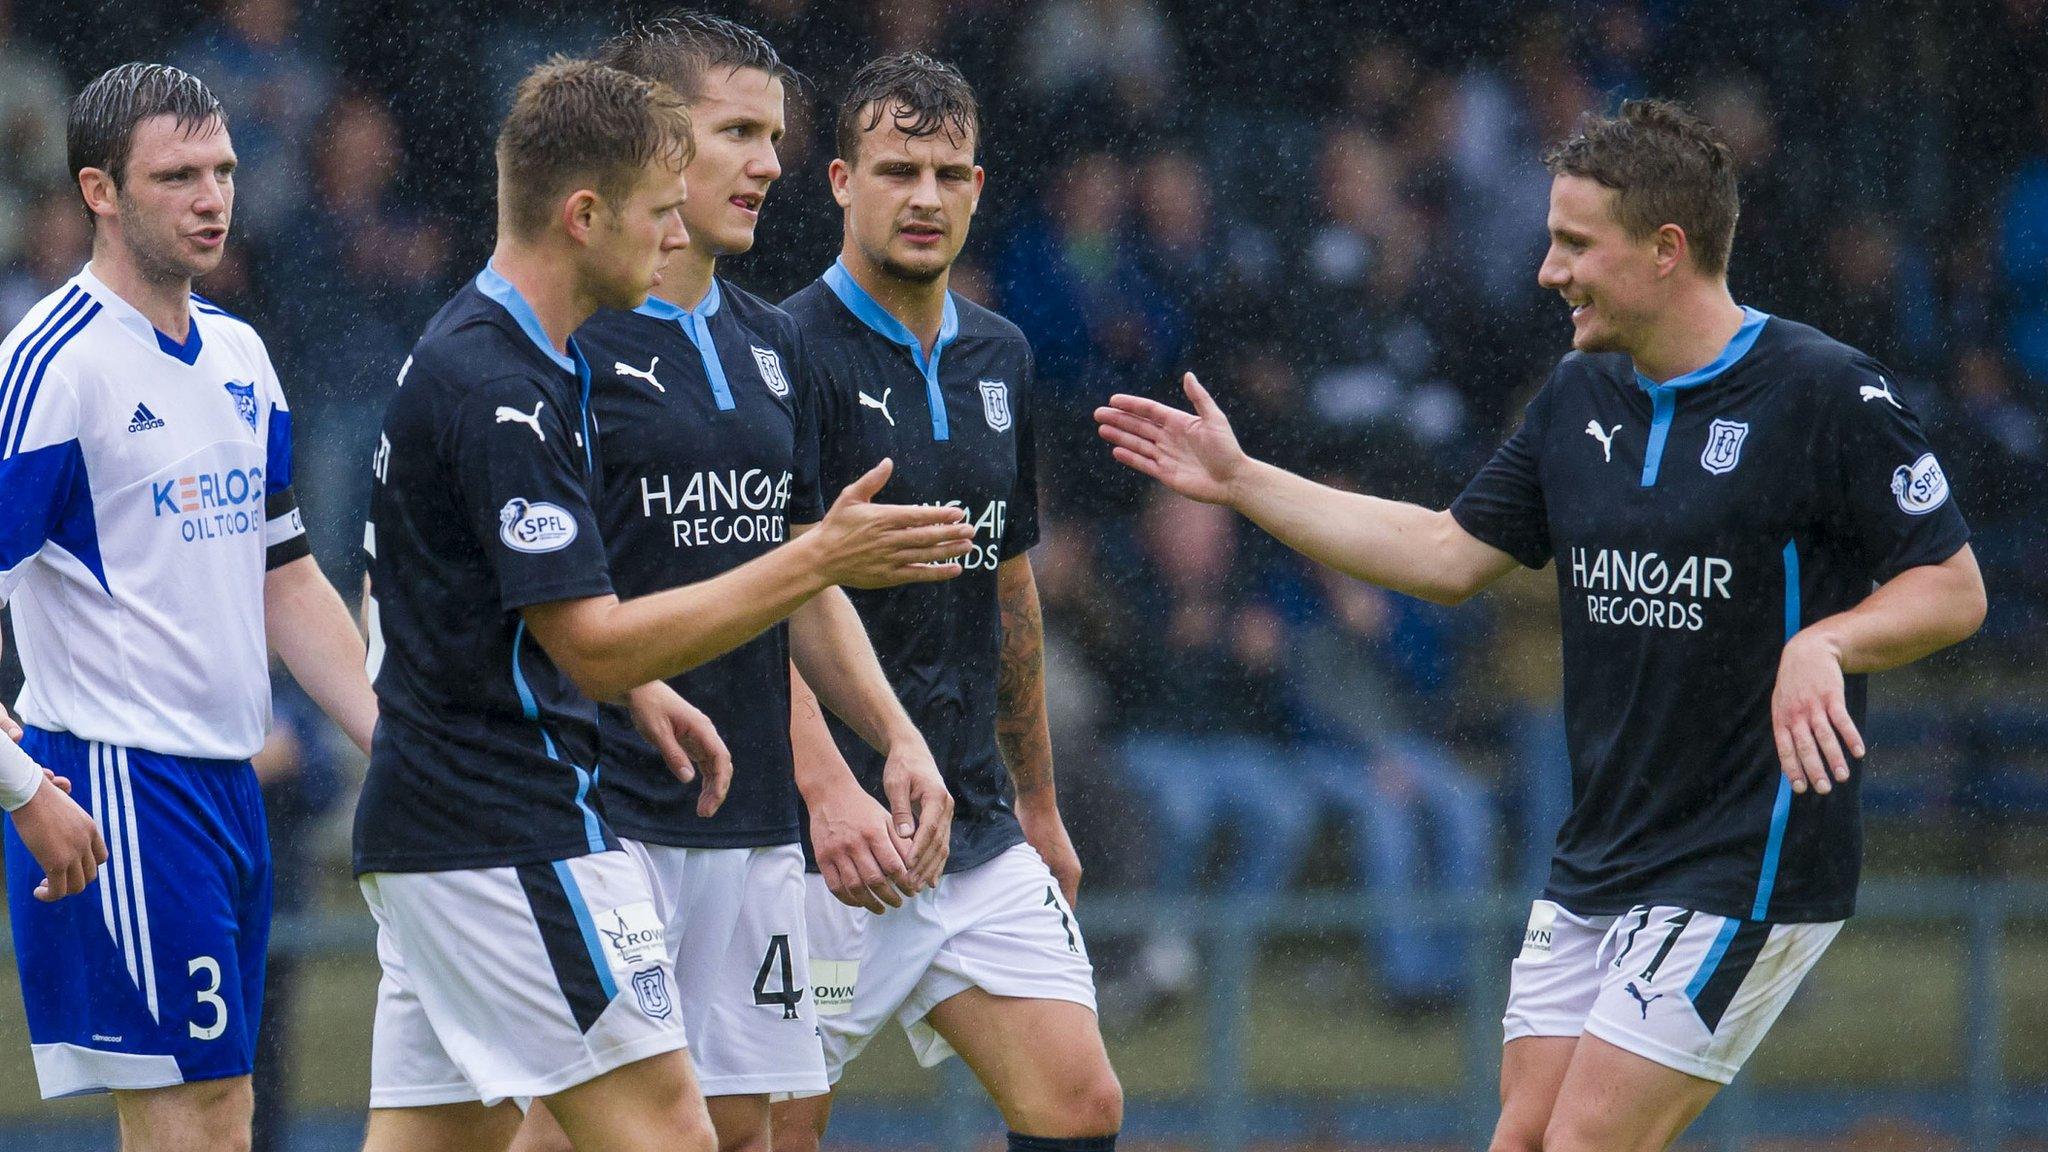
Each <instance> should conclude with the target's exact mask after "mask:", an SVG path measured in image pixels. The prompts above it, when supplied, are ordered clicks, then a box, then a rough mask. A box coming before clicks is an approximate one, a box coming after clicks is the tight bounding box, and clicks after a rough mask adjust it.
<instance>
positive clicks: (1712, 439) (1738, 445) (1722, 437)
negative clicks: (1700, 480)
mask: <svg viewBox="0 0 2048 1152" xmlns="http://www.w3.org/2000/svg"><path fill="white" fill-rule="evenodd" d="M1748 438H1749V425H1748V424H1744V423H1738V422H1737V421H1734V420H1716V421H1714V422H1713V423H1712V424H1711V425H1709V426H1708V427H1707V446H1706V449H1705V450H1704V451H1702V452H1701V453H1700V467H1702V468H1705V469H1706V470H1707V471H1709V472H1712V473H1713V474H1714V475H1716V476H1724V475H1726V474H1728V473H1730V472H1733V471H1735V466H1736V465H1737V464H1740V463H1742V442H1743V441H1744V440H1746V439H1748Z"/></svg>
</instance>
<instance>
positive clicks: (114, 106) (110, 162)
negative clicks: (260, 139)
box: [64, 62, 228, 189]
mask: <svg viewBox="0 0 2048 1152" xmlns="http://www.w3.org/2000/svg"><path fill="white" fill-rule="evenodd" d="M154 116H170V117H174V118H175V119H176V121H177V125H178V128H179V130H180V131H182V132H184V133H185V134H186V135H188V136H189V135H191V134H192V133H195V132H197V131H199V130H200V129H201V128H204V127H205V126H206V125H207V124H209V123H212V122H214V121H219V122H220V123H221V124H222V125H223V126H225V125H226V124H227V121H228V118H227V113H225V112H223V111H221V107H220V101H219V100H216V99H214V95H213V93H212V92H209V91H207V89H206V85H205V84H203V83H201V82H200V80H199V77H197V76H194V75H192V74H191V73H190V72H186V71H184V70H183V69H180V68H173V67H171V66H170V65H168V64H143V63H139V62H138V63H133V64H123V65H121V66H120V67H118V68H109V69H107V70H106V71H105V72H102V73H100V77H99V79H97V80H94V81H93V82H92V83H90V84H87V85H86V86H85V88H84V90H83V91H81V92H79V94H78V95H77V96H75V97H73V98H72V101H71V111H70V115H69V117H68V118H67V120H66V122H65V124H64V151H65V154H66V156H67V157H68V159H69V161H70V164H71V175H72V177H73V178H74V179H75V178H76V177H77V176H78V174H79V173H80V172H82V171H84V170H85V169H87V168H97V169H99V170H100V171H102V172H105V173H106V174H107V176H108V177H109V178H110V179H112V180H113V182H114V187H115V188H116V189H118V188H120V186H121V177H122V176H123V175H125V170H126V169H127V167H128V154H129V152H130V150H131V149H133V147H134V145H135V126H136V125H138V124H140V123H142V122H143V121H144V120H148V119H150V118H151V117H154Z"/></svg>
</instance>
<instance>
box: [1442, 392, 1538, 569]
mask: <svg viewBox="0 0 2048 1152" xmlns="http://www.w3.org/2000/svg"><path fill="white" fill-rule="evenodd" d="M1556 387H1557V373H1555V372H1553V373H1551V375H1550V380H1549V381H1548V382H1546V383H1545V384H1544V385H1543V388H1542V390H1541V391H1539V392H1537V393H1536V398H1535V399H1533V400H1531V401H1529V407H1528V409H1527V411H1525V412H1523V413H1522V426H1521V427H1520V428H1517V429H1516V430H1515V434H1514V435H1513V436H1510V437H1509V438H1508V442H1507V443H1505V444H1503V445H1501V446H1500V449H1499V450H1498V451H1496V452H1495V453H1494V454H1493V459H1491V460H1488V461H1487V462H1486V465H1485V467H1483V468H1481V469H1480V470H1479V474H1478V475H1477V476H1474V477H1473V478H1472V482H1471V483H1469V484H1467V485H1465V490H1464V491H1463V492H1460V493H1459V494H1458V498H1457V499H1456V500H1455V501H1453V502H1452V504H1451V518H1452V519H1454V520H1456V521H1457V522H1458V527H1460V528H1463V529H1464V530H1465V531H1467V532H1469V533H1471V534H1472V536H1473V537H1474V538H1475V539H1477V540H1479V541H1480V542H1481V543H1485V544H1491V545H1492V546H1494V547H1495V548H1498V549H1500V550H1501V551H1503V552H1505V553H1507V554H1508V555H1510V556H1513V557H1514V558H1515V559H1516V560H1517V561H1520V562H1521V563H1522V564H1525V565H1527V566H1528V567H1530V568H1541V567H1543V566H1544V565H1545V564H1548V563H1550V557H1551V543H1550V516H1549V510H1548V505H1547V504H1546V502H1545V500H1544V493H1543V475H1542V464H1543V442H1544V439H1545V437H1546V436H1547V435H1548V433H1549V425H1550V408H1551V404H1552V398H1551V397H1552V393H1553V391H1554V390H1555V389H1556Z"/></svg>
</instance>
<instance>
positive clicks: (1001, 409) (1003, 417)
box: [981, 380, 1010, 432]
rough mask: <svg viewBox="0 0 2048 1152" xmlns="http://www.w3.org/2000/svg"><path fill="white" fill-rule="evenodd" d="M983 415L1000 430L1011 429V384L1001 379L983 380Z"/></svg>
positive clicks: (989, 423)
mask: <svg viewBox="0 0 2048 1152" xmlns="http://www.w3.org/2000/svg"><path fill="white" fill-rule="evenodd" d="M981 415H982V418H983V419H985V420H987V421H988V426H989V427H990V428H993V429H995V430H996V431H998V432H1008V431H1009V430H1010V386H1009V385H1008V384H1005V383H1003V382H1002V381H1001V380H983V381H982V382H981Z"/></svg>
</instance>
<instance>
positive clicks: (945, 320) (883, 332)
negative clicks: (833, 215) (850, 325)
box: [820, 260, 960, 440]
mask: <svg viewBox="0 0 2048 1152" xmlns="http://www.w3.org/2000/svg"><path fill="white" fill-rule="evenodd" d="M820 279H822V280H824V281H825V287H827V288H830V289H831V290H832V294H833V295H834V296H837V297H839V302H840V303H841V304H844V305H846V310H847V311H849V312H851V313H853V315H854V318H855V319H857V320H859V321H860V322H861V323H863V324H865V325H867V326H868V327H869V328H871V329H873V330H874V332H875V334H876V335H878V336H880V337H882V338H883V339H884V340H887V341H889V342H891V343H893V344H901V345H902V346H903V347H905V348H908V349H910V358H911V360H912V362H914V363H915V364H916V365H917V370H918V371H919V372H921V373H923V374H924V387H925V400H926V402H927V403H928V404H929V405H930V407H931V412H932V439H934V440H947V439H951V433H950V431H949V427H948V424H947V421H946V396H945V393H944V392H942V391H941V390H940V389H939V357H940V355H941V354H943V353H944V352H945V351H946V346H947V345H948V344H951V343H952V342H953V338H954V337H956V336H958V335H960V309H959V308H958V307H957V306H955V304H954V302H953V294H952V293H951V292H948V293H946V310H945V313H944V315H943V316H941V317H940V319H939V338H938V340H937V342H935V343H934V344H933V345H932V354H931V358H930V359H929V360H927V359H926V358H925V354H924V344H923V343H922V342H921V341H919V340H918V338H917V334H916V333H914V332H912V331H911V330H910V328H909V326H908V325H906V324H904V323H903V321H901V320H898V319H897V318H896V317H894V316H891V315H890V314H889V310H888V309H887V308H884V307H882V305H881V302H880V301H878V300H876V299H875V298H874V297H873V296H870V295H868V290H867V289H865V288H863V287H861V286H860V283H859V282H858V281H856V280H855V279H854V278H853V273H851V272H849V271H847V269H846V261H845V260H834V261H833V262H832V266H831V267H830V268H827V269H825V275H824V276H822V277H820Z"/></svg>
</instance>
